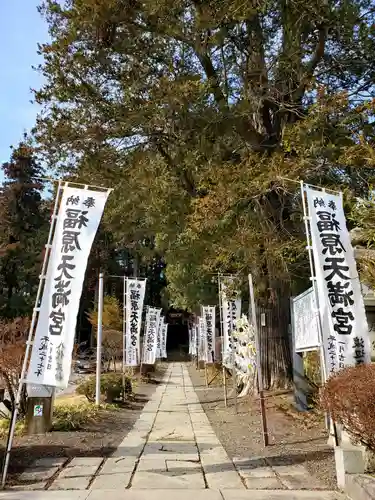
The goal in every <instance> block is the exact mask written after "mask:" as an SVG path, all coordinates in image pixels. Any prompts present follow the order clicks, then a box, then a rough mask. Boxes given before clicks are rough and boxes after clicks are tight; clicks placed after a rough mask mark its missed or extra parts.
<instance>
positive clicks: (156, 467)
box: [136, 458, 167, 473]
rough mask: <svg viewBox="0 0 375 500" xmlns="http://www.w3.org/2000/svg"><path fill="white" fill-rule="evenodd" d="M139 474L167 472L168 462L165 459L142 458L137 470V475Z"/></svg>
mask: <svg viewBox="0 0 375 500" xmlns="http://www.w3.org/2000/svg"><path fill="white" fill-rule="evenodd" d="M138 472H155V473H156V472H167V463H166V460H165V459H164V458H157V459H156V458H154V459H148V458H141V460H140V461H139V462H138V465H137V469H136V473H138Z"/></svg>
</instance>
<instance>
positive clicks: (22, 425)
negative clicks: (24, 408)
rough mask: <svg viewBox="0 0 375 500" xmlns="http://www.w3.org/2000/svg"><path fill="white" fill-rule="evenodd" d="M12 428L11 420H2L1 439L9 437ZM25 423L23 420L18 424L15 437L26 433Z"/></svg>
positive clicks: (0, 421)
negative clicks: (10, 427)
mask: <svg viewBox="0 0 375 500" xmlns="http://www.w3.org/2000/svg"><path fill="white" fill-rule="evenodd" d="M9 426H10V419H8V418H1V419H0V438H1V439H3V438H6V437H7V436H8V432H9ZM25 428H26V426H25V422H24V421H23V420H19V421H18V422H16V429H15V433H14V434H15V436H22V434H24V432H25Z"/></svg>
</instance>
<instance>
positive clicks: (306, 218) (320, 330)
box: [300, 181, 327, 383]
mask: <svg viewBox="0 0 375 500" xmlns="http://www.w3.org/2000/svg"><path fill="white" fill-rule="evenodd" d="M300 186H301V196H302V207H303V219H304V222H305V233H306V243H307V246H306V249H307V253H308V255H309V264H310V273H311V278H310V280H311V283H312V287H313V291H314V298H315V304H316V308H317V310H318V335H319V343H320V349H319V350H320V360H321V363H320V364H321V367H320V375H321V377H322V382H323V383H325V382H326V381H327V370H326V359H325V352H324V343H323V326H322V321H321V317H320V313H319V310H320V307H319V295H318V290H317V286H316V277H315V267H314V260H313V255H312V246H311V240H310V230H309V227H310V226H309V214H308V210H307V205H306V200H305V189H304V184H303V181H301V183H300Z"/></svg>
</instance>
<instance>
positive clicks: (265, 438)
mask: <svg viewBox="0 0 375 500" xmlns="http://www.w3.org/2000/svg"><path fill="white" fill-rule="evenodd" d="M249 293H250V302H251V316H252V322H253V328H254V334H255V349H256V359H257V367H256V370H257V375H258V390H259V399H260V413H261V416H262V431H263V443H264V446H268V445H269V439H268V427H267V414H266V404H265V399H264V391H263V374H262V364H261V358H260V341H259V333H258V323H257V316H256V310H255V298H254V287H253V277H252V275H251V274H249Z"/></svg>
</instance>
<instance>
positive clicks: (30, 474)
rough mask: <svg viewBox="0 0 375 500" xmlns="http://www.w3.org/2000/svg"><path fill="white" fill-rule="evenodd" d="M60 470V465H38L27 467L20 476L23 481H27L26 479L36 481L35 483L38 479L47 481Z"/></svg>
mask: <svg viewBox="0 0 375 500" xmlns="http://www.w3.org/2000/svg"><path fill="white" fill-rule="evenodd" d="M58 470H59V468H58V467H47V468H43V467H36V468H35V469H34V468H30V469H26V470H25V471H24V472H23V473H22V474H21V475H20V477H19V480H20V481H21V482H26V481H30V482H32V481H34V482H35V483H36V482H38V481H47V480H48V479H51V477H52V476H53V475H54V474H56V472H57V471H58Z"/></svg>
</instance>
